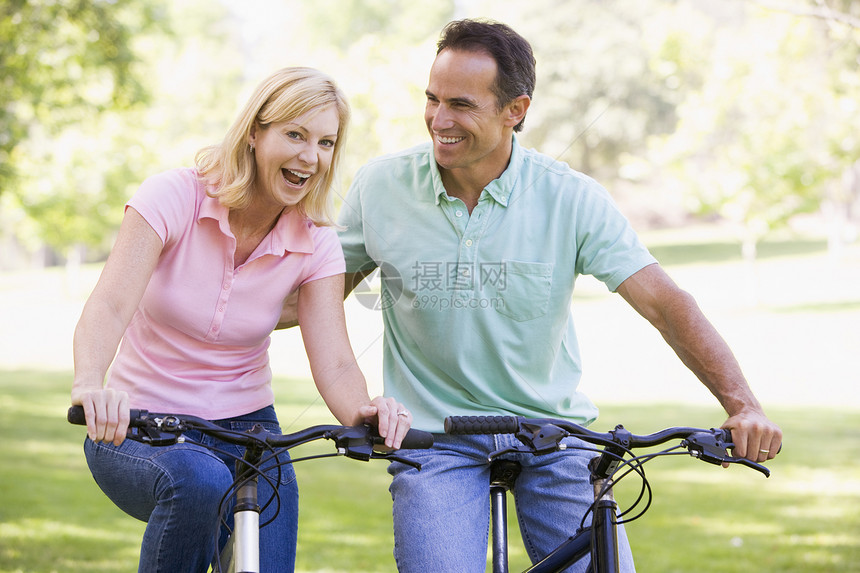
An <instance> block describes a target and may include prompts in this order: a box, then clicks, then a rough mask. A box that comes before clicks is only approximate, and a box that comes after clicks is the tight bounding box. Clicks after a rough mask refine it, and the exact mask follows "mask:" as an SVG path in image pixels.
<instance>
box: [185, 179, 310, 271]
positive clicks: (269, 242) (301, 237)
mask: <svg viewBox="0 0 860 573" xmlns="http://www.w3.org/2000/svg"><path fill="white" fill-rule="evenodd" d="M228 214H229V211H228V210H227V207H225V206H224V205H222V204H221V202H220V201H219V200H218V199H216V198H215V197H210V196H209V195H208V194H207V195H205V196H204V197H203V201H202V202H201V204H200V215H199V216H198V217H197V220H198V221H201V220H203V219H214V220H215V221H217V222H218V228H219V229H221V233H223V234H224V235H226V236H228V237H233V233H232V232H231V231H230V223H229V221H228V219H227V216H228ZM311 225H312V223H310V221H309V220H308V219H307V218H306V217H305V216H303V215H302V214H301V213H300V211H299V210H298V209H291V210H289V211H287V212H284V213H281V216H280V217H279V218H278V222H277V223H276V224H275V227H274V229H272V231H271V232H270V233H269V234H268V235H267V236H266V237H265V238H264V239H263V243H264V246H265V251H264V254H270V255H276V256H279V257H280V256H283V255H285V254H287V253H306V254H312V253H313V252H314V240H313V237H312V236H311Z"/></svg>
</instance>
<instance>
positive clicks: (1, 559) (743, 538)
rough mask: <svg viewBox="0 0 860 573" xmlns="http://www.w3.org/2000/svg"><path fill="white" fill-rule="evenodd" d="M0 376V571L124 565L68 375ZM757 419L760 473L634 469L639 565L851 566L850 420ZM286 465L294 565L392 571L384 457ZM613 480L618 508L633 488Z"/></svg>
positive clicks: (857, 510) (610, 421)
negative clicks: (766, 424)
mask: <svg viewBox="0 0 860 573" xmlns="http://www.w3.org/2000/svg"><path fill="white" fill-rule="evenodd" d="M2 380H3V381H2V384H0V406H2V411H3V412H4V416H3V417H2V421H0V434H1V435H2V436H3V440H2V442H0V453H2V456H3V459H5V460H7V462H6V463H4V464H3V465H2V468H0V489H1V490H2V491H3V500H4V501H3V504H2V505H0V571H2V572H4V573H5V572H10V573H11V572H17V571H21V572H24V571H26V572H49V571H69V572H74V571H80V572H92V571H105V572H113V571H116V572H119V571H132V570H134V569H135V567H136V565H135V564H136V555H137V552H138V543H139V538H140V535H141V532H142V524H140V523H139V522H137V521H135V520H134V519H132V518H130V517H127V516H125V515H124V514H122V513H121V512H120V511H118V510H117V509H116V508H115V507H113V505H111V503H110V502H109V501H108V500H107V499H106V498H105V497H104V496H103V495H102V494H101V492H100V491H99V490H98V488H97V487H96V485H95V484H94V483H93V481H92V479H91V477H90V476H89V473H88V472H87V469H86V466H85V464H84V460H83V455H82V453H81V449H80V443H81V439H82V436H83V431H82V429H81V428H80V427H72V426H69V425H68V424H66V423H65V421H64V419H63V415H64V411H65V408H66V400H67V395H68V394H67V387H68V380H69V375H68V374H66V373H42V372H35V371H5V372H3V373H2ZM276 384H277V386H278V387H279V388H280V389H281V391H280V394H279V397H278V401H279V405H280V409H281V412H282V417H283V418H285V419H293V418H295V417H298V416H299V415H300V416H301V418H302V420H303V421H304V422H306V423H308V424H312V423H316V422H326V421H328V418H327V415H326V413H325V411H324V410H323V408H322V407H321V406H319V404H318V403H316V404H315V405H313V406H311V407H310V408H308V406H307V404H309V403H311V404H313V403H314V402H313V392H314V390H313V387H312V384H311V383H309V382H307V381H302V380H286V379H279V380H277V381H276ZM287 390H289V392H287ZM287 394H289V396H291V397H292V398H287V397H286V396H287ZM771 415H772V416H773V417H774V418H775V419H778V420H779V421H780V423H781V424H782V426H783V429H784V430H785V436H786V437H785V449H784V452H783V453H782V454H781V455H780V456H779V458H777V459H776V460H774V461H773V462H772V463H771V464H770V466H771V469H772V470H773V475H772V477H771V478H769V479H765V478H764V477H763V476H761V475H760V474H758V473H755V472H752V471H749V470H746V469H744V468H741V467H731V468H729V469H722V468H720V467H717V466H711V465H708V464H705V463H702V462H698V461H696V460H694V459H692V458H689V457H678V458H670V459H668V460H665V461H664V460H657V461H655V462H652V463H651V464H650V466H646V470H647V476H648V479H649V481H650V482H651V485H652V488H653V490H654V502H653V506H652V508H651V509H650V510H649V511H648V513H646V514H645V516H644V517H643V518H641V519H640V520H638V521H636V522H633V523H631V524H630V525H629V526H628V527H629V535H630V537H631V540H632V543H633V547H634V551H635V553H636V556H637V562H638V567H639V571H642V572H659V573H667V572H673V571H677V572H697V573H702V572H714V573H716V572H719V573H726V572H733V571H736V572H747V571H752V570H755V571H773V572H777V571H779V572H792V571H796V572H804V573H807V572H808V573H814V572H821V573H825V572H827V573H830V572H833V571H843V572H849V571H860V533H858V532H860V462H858V459H860V412H858V411H856V410H851V411H839V410H835V409H813V410H799V409H789V408H783V409H775V410H773V411H772V412H771ZM720 421H721V412H720V410H719V409H717V408H713V407H699V406H690V405H671V404H650V405H648V406H642V405H611V406H607V407H605V408H604V409H603V413H602V418H601V421H599V422H598V423H597V425H596V427H597V428H599V429H608V428H609V427H611V426H613V425H615V424H616V423H624V425H625V426H626V427H627V428H628V429H630V430H631V431H634V432H636V433H646V432H651V431H654V430H657V429H659V428H661V427H663V426H668V425H697V426H703V427H710V426H713V425H718V424H719V423H720ZM305 451H309V450H305ZM313 451H317V449H314V450H313ZM297 471H298V474H299V479H300V480H301V482H300V483H301V488H302V489H301V491H302V504H301V522H300V539H299V560H298V563H299V570H300V571H309V572H310V571H316V572H323V571H393V570H394V564H393V560H392V558H391V546H392V537H391V531H390V499H389V496H388V492H387V484H388V476H387V474H386V472H385V467H384V463H382V462H379V463H375V462H369V463H363V462H357V461H353V460H347V459H342V458H336V459H328V460H320V461H311V462H305V463H303V464H300V465H298V466H297ZM624 485H625V484H624V482H622V484H621V486H620V487H619V498H620V500H621V502H622V504H623V503H625V502H629V501H630V496H631V495H632V491H633V489H635V488H634V487H633V486H634V485H636V486H637V487H638V485H637V484H633V483H632V482H631V483H630V484H628V486H627V487H624ZM512 523H515V521H512ZM452 526H456V524H452ZM512 540H513V541H514V542H513V543H512V545H513V547H512V553H511V561H512V566H513V567H512V570H517V569H518V568H519V569H520V570H521V569H522V568H524V567H525V561H524V556H523V552H522V550H521V549H520V547H519V544H518V540H517V537H516V533H515V532H513V533H512Z"/></svg>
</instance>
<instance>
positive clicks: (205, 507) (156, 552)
mask: <svg viewBox="0 0 860 573" xmlns="http://www.w3.org/2000/svg"><path fill="white" fill-rule="evenodd" d="M215 423H216V424H218V425H220V426H222V427H224V428H229V429H232V430H238V431H243V430H247V429H250V428H251V427H252V426H253V425H254V424H260V425H262V426H263V427H265V428H266V429H267V430H269V431H270V432H277V433H280V428H279V426H278V419H277V416H276V415H275V409H274V407H272V406H269V407H267V408H263V409H262V410H258V411H257V412H253V413H251V414H246V415H244V416H239V417H236V418H231V419H229V420H218V421H216V422H215ZM185 435H186V437H187V438H188V439H189V440H193V441H195V442H201V443H205V444H207V445H209V446H212V447H215V448H217V449H218V450H222V451H214V452H213V451H210V450H209V449H207V448H205V447H202V446H199V445H195V444H190V443H184V444H176V445H172V446H150V445H147V444H141V443H139V442H136V441H134V440H125V441H124V442H123V443H122V444H121V445H120V446H118V447H117V446H114V445H113V444H103V443H94V442H92V441H91V440H89V439H87V441H86V442H85V444H84V452H85V454H86V457H87V463H88V464H89V467H90V471H91V472H92V474H93V477H94V478H95V480H96V483H98V485H99V487H100V488H101V489H102V491H104V493H105V494H106V495H107V496H108V497H109V498H110V499H111V500H112V501H113V502H114V503H115V504H116V505H117V506H118V507H119V508H120V509H122V510H123V511H125V512H126V513H128V514H129V515H131V516H133V517H136V518H137V519H140V520H142V521H145V522H146V531H145V532H144V534H143V542H142V544H141V548H140V563H139V566H138V571H141V572H144V571H146V572H155V571H158V572H165V573H176V572H179V571H181V572H183V573H184V572H189V573H191V572H197V571H200V572H203V573H205V572H206V571H207V568H208V566H209V564H210V563H212V561H213V558H214V556H215V551H216V547H219V546H220V545H222V544H223V542H224V540H225V539H226V533H225V531H222V529H223V528H222V527H221V526H220V515H219V509H222V508H221V500H222V497H223V496H224V493H225V492H227V491H228V489H229V488H230V486H231V484H232V483H233V480H234V478H235V471H236V464H235V457H233V456H237V457H240V458H241V456H242V454H243V451H244V448H241V447H239V446H234V445H230V444H226V443H224V442H222V441H221V440H219V439H217V438H211V437H209V436H203V435H202V434H200V433H199V432H197V431H191V432H187V433H186V434H185ZM228 454H232V456H230V455H228ZM280 458H281V460H282V461H285V460H288V459H289V457H288V456H287V454H283V455H281V456H280ZM268 473H269V475H271V476H273V479H274V478H277V474H278V470H277V469H275V470H272V471H271V472H268ZM278 483H279V485H278V496H279V498H280V504H279V503H278V502H277V500H274V501H273V502H272V503H271V504H270V505H269V507H268V508H266V509H265V510H264V511H263V513H262V515H261V516H260V524H263V523H265V522H266V521H268V520H269V519H271V517H272V515H273V514H274V512H275V510H279V512H278V515H277V517H276V518H275V520H274V521H273V522H272V523H270V524H269V525H267V526H266V527H263V528H261V530H260V567H261V569H262V571H265V572H282V571H293V570H294V569H295V557H296V537H297V531H298V500H299V491H298V485H297V483H296V475H295V472H294V470H293V467H292V465H291V464H287V465H284V466H281V468H280V481H279V482H278ZM258 488H259V491H258V498H259V500H260V505H261V506H262V505H263V504H264V503H265V501H266V500H267V499H269V498H270V497H271V496H272V488H271V486H269V484H268V482H267V480H265V479H262V478H261V479H259V485H258ZM229 501H231V500H228V502H229ZM226 518H227V520H228V524H229V525H230V526H232V521H233V515H232V511H227V514H226ZM219 536H220V537H221V541H220V543H219Z"/></svg>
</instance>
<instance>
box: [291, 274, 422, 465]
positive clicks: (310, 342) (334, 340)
mask: <svg viewBox="0 0 860 573" xmlns="http://www.w3.org/2000/svg"><path fill="white" fill-rule="evenodd" d="M343 281H344V277H343V275H335V276H331V277H326V278H323V279H319V280H314V281H311V282H308V283H305V284H303V285H302V286H301V288H300V289H299V295H298V304H297V307H298V322H299V327H300V328H301V330H302V339H303V340H304V344H305V350H306V352H307V354H308V360H309V361H310V365H311V373H312V374H313V377H314V382H315V383H316V386H317V389H318V390H319V393H320V395H321V396H322V397H323V400H325V403H326V405H327V406H328V408H329V410H331V412H332V414H334V416H335V417H336V418H337V419H338V421H340V423H341V424H345V425H353V424H359V423H362V422H364V421H369V420H371V419H373V418H374V417H375V418H376V421H377V425H378V429H379V435H380V436H382V437H383V438H386V440H385V444H386V445H387V446H389V447H392V448H398V447H400V442H401V440H402V439H403V436H405V435H406V431H407V430H409V426H410V423H411V420H412V416H411V415H410V414H409V412H408V411H406V408H404V407H403V406H402V405H401V404H399V403H397V402H396V401H395V400H394V399H392V398H382V397H377V398H374V399H373V400H371V399H370V397H369V395H368V393H367V383H366V381H365V379H364V375H363V374H362V373H361V370H360V369H359V367H358V362H357V361H356V359H355V354H354V353H353V351H352V346H351V345H350V343H349V337H348V335H347V331H346V319H345V317H344V310H343V290H344V289H343Z"/></svg>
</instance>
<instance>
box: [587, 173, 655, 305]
mask: <svg viewBox="0 0 860 573" xmlns="http://www.w3.org/2000/svg"><path fill="white" fill-rule="evenodd" d="M576 214H577V222H576V229H577V238H576V240H577V246H578V248H577V257H576V271H577V273H579V274H586V275H592V276H594V277H595V278H597V279H598V280H600V281H601V282H603V283H604V284H606V286H607V288H608V289H609V290H610V291H612V292H615V290H616V289H617V288H618V286H619V285H620V284H621V283H622V282H624V281H625V280H627V278H629V277H630V276H631V275H633V274H634V273H636V272H637V271H639V270H641V269H643V268H644V267H646V266H648V265H650V264H653V263H655V262H657V261H656V259H655V258H654V257H653V256H652V255H651V253H650V252H649V251H648V249H647V248H646V247H645V245H644V244H642V242H641V240H640V239H639V237H638V235H637V234H636V232H635V231H634V230H633V227H632V226H631V225H630V222H629V221H628V220H627V218H626V217H624V215H623V214H622V213H621V211H620V210H619V209H618V207H617V206H616V204H615V202H614V201H613V200H612V198H611V197H610V195H609V193H608V192H607V191H606V190H605V189H604V188H603V187H601V186H600V185H599V184H597V183H593V184H592V185H590V186H589V188H588V189H587V192H585V193H583V194H582V195H581V196H580V202H579V205H578V206H577V210H576Z"/></svg>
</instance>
